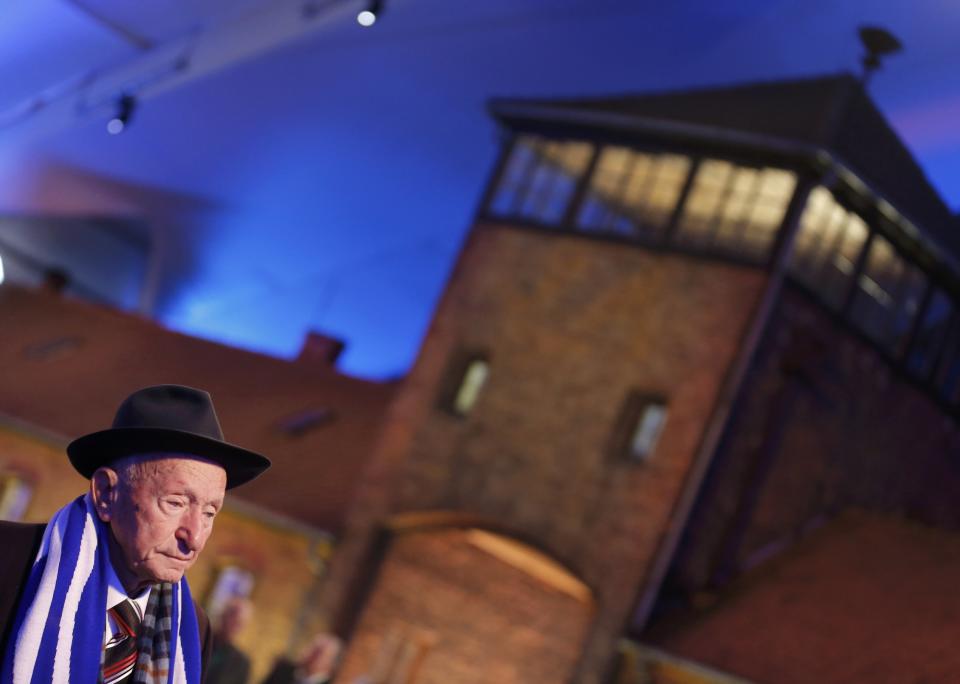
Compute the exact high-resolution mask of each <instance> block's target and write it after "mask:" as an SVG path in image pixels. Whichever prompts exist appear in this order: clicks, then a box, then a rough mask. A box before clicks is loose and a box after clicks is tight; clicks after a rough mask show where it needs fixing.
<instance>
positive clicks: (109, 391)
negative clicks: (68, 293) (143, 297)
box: [0, 284, 396, 532]
mask: <svg viewBox="0 0 960 684" xmlns="http://www.w3.org/2000/svg"><path fill="white" fill-rule="evenodd" d="M0 321H2V324H3V338H4V343H3V345H0V377H2V378H3V382H0V413H3V414H6V415H9V416H13V417H14V418H17V419H19V420H22V421H25V422H28V423H31V424H33V425H36V426H39V427H41V428H44V429H45V430H47V431H51V432H53V433H55V434H60V435H63V436H64V437H66V438H73V437H77V436H79V435H82V434H85V433H88V432H92V431H95V430H99V429H103V428H105V427H108V426H109V424H110V422H111V421H112V419H113V413H114V412H115V411H116V408H117V406H118V404H119V403H120V402H121V401H122V400H123V399H124V398H125V397H126V396H127V395H128V394H129V393H130V392H131V391H133V390H135V389H137V388H139V387H143V386H147V385H153V384H162V383H176V384H184V385H190V386H195V387H201V388H203V389H206V390H208V391H209V392H210V393H211V395H212V396H213V398H214V403H215V405H216V408H217V413H218V416H219V418H220V423H221V425H222V426H223V431H224V434H225V436H226V439H227V440H228V441H230V442H233V443H236V444H238V445H241V446H243V447H246V448H249V449H253V450H255V451H259V452H261V453H264V454H266V455H267V456H269V457H270V458H271V459H272V460H273V463H274V466H273V468H271V469H270V470H269V471H268V472H267V473H266V474H265V475H263V476H261V477H260V478H259V479H257V480H255V481H254V482H252V483H250V484H248V485H244V486H243V487H240V488H238V489H237V490H234V491H232V492H231V495H234V494H235V495H236V496H237V497H238V498H240V499H243V500H246V501H249V502H252V503H255V504H258V505H260V506H263V507H266V508H268V509H270V510H272V511H275V512H278V513H281V514H284V515H286V516H289V517H292V518H295V519H297V520H299V521H302V522H305V523H307V524H310V525H313V526H316V527H320V528H323V529H326V530H329V531H332V532H337V531H338V530H339V529H340V528H341V526H342V524H343V521H344V516H345V514H346V509H347V506H348V504H349V503H350V500H351V497H352V495H353V492H354V488H355V485H356V483H357V482H358V480H359V478H360V474H361V470H362V468H363V466H364V464H365V462H366V459H367V455H368V454H369V453H370V451H371V449H372V446H373V442H374V440H375V438H376V436H377V433H378V430H379V427H380V425H381V424H382V421H383V417H384V414H385V412H386V410H387V406H388V404H389V402H390V400H391V399H392V397H393V395H394V393H395V391H396V384H385V383H376V382H369V381H366V380H360V379H356V378H352V377H349V376H346V375H344V374H342V373H339V372H338V371H337V370H336V369H335V368H333V367H332V366H331V365H329V364H324V363H322V362H317V361H316V360H313V361H285V360H282V359H276V358H272V357H268V356H264V355H261V354H256V353H252V352H248V351H244V350H240V349H235V348H232V347H227V346H224V345H222V344H217V343H214V342H208V341H206V340H201V339H197V338H193V337H188V336H186V335H182V334H179V333H176V332H172V331H170V330H166V329H165V328H163V327H161V326H160V325H158V324H156V323H154V322H152V321H149V320H146V319H143V318H140V317H138V316H133V315H129V314H125V313H121V312H118V311H115V310H113V309H108V308H106V307H102V306H98V305H94V304H89V303H87V302H82V301H78V300H73V299H69V298H65V297H60V296H56V295H54V294H51V293H49V292H45V291H33V290H27V289H23V288H19V287H16V286H13V285H10V284H4V285H3V286H2V287H0Z"/></svg>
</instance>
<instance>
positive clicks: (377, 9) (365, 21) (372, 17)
mask: <svg viewBox="0 0 960 684" xmlns="http://www.w3.org/2000/svg"><path fill="white" fill-rule="evenodd" d="M382 13H383V0H370V1H369V2H368V3H367V7H366V9H363V10H360V12H359V13H358V14H357V23H358V24H360V25H361V26H363V27H368V26H373V25H374V24H375V23H377V19H379V18H380V15H381V14H382Z"/></svg>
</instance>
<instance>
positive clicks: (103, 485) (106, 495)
mask: <svg viewBox="0 0 960 684" xmlns="http://www.w3.org/2000/svg"><path fill="white" fill-rule="evenodd" d="M119 482H120V477H119V476H118V475H117V471H116V470H114V469H113V468H97V470H96V471H95V472H94V473H93V476H92V477H91V478H90V497H91V498H92V499H93V507H94V509H95V510H96V511H97V517H99V518H100V520H101V521H103V522H105V523H106V522H110V519H111V518H112V517H113V510H114V506H115V505H116V501H117V491H118V484H119Z"/></svg>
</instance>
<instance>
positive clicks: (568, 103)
mask: <svg viewBox="0 0 960 684" xmlns="http://www.w3.org/2000/svg"><path fill="white" fill-rule="evenodd" d="M490 109H491V112H492V113H493V115H494V116H496V117H497V118H499V119H500V120H501V121H502V122H504V123H505V124H506V125H508V126H519V127H530V126H531V124H532V123H533V122H535V121H536V120H537V119H538V117H540V118H541V120H543V121H547V120H552V121H553V122H554V123H556V122H557V121H558V118H559V119H562V120H565V121H566V123H568V124H575V122H576V121H577V120H578V119H579V120H580V122H581V124H582V125H583V126H585V127H587V128H600V129H605V130H607V131H610V130H613V129H615V128H618V127H621V128H623V129H626V128H629V127H630V123H631V122H632V123H634V124H640V123H646V124H647V125H648V126H651V127H652V130H655V131H658V134H659V135H665V136H680V137H683V138H685V139H695V138H697V136H698V135H699V136H702V137H705V138H709V137H716V136H718V135H719V136H723V135H724V134H726V135H727V136H730V135H731V134H740V135H741V136H748V137H749V138H750V139H752V140H753V141H754V142H755V143H756V144H758V145H760V146H762V145H763V144H764V143H769V144H773V143H787V144H791V145H794V146H802V147H806V148H807V150H808V153H809V154H814V153H815V151H816V150H817V149H822V150H825V151H827V152H829V153H831V154H832V155H834V156H835V157H837V158H838V159H839V160H840V161H842V162H843V163H844V164H845V165H847V166H848V167H849V168H851V169H852V170H853V171H854V172H855V173H857V175H859V176H860V177H861V178H863V179H864V180H865V181H867V182H868V183H869V184H870V185H871V186H872V187H874V188H875V189H876V190H877V191H879V192H880V193H881V194H882V195H883V196H884V197H885V198H886V199H887V200H888V201H890V202H891V203H892V204H893V205H895V206H896V207H897V208H898V209H899V210H900V211H901V212H903V213H904V214H905V215H906V216H907V217H908V218H910V219H911V220H913V221H914V222H916V223H918V224H919V227H920V228H921V229H923V230H924V231H925V232H927V233H928V235H930V236H931V237H933V238H934V239H935V240H937V241H938V242H939V243H940V244H941V246H943V247H944V248H946V249H948V250H951V251H952V252H953V254H954V255H957V256H960V226H958V225H957V224H958V222H957V220H956V218H955V217H954V216H953V214H952V213H951V212H950V210H949V208H948V207H947V206H946V204H945V203H944V202H943V199H942V198H941V197H940V196H939V194H938V193H937V191H936V190H935V189H934V188H933V186H932V185H931V184H930V182H929V180H928V179H927V177H926V174H925V173H924V171H923V170H922V169H921V168H920V166H919V165H918V164H917V162H916V160H915V159H914V158H913V155H912V154H911V153H910V152H909V150H908V149H907V147H906V146H905V145H904V143H903V141H902V140H901V139H900V137H899V136H898V135H897V133H896V132H895V131H894V130H893V128H892V127H891V126H890V124H889V123H888V122H887V120H886V119H885V118H884V116H883V114H882V113H881V112H880V111H879V110H878V109H877V107H876V106H875V105H874V103H873V101H872V100H871V99H870V97H869V95H868V94H867V92H866V91H865V90H864V88H863V85H862V84H861V83H860V81H859V80H858V79H856V78H855V77H853V76H851V75H849V74H839V75H833V76H822V77H816V78H806V79H798V80H789V81H771V82H761V83H748V84H742V85H733V86H726V87H712V88H700V89H693V90H683V91H668V92H657V93H645V94H631V95H620V96H614V97H592V98H573V99H497V100H493V101H491V103H490ZM664 124H672V127H671V126H669V125H667V126H665V125H664ZM533 125H534V126H535V124H533ZM734 138H735V139H739V140H741V141H742V140H744V139H746V138H736V135H734Z"/></svg>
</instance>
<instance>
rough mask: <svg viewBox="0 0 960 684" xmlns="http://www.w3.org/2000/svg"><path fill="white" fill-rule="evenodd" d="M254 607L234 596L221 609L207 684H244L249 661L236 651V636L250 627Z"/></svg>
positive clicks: (214, 634) (248, 672) (241, 652)
mask: <svg viewBox="0 0 960 684" xmlns="http://www.w3.org/2000/svg"><path fill="white" fill-rule="evenodd" d="M252 617H253V604H252V603H250V601H248V600H247V599H245V598H243V597H240V596H234V597H233V598H231V599H230V600H229V601H227V603H226V604H225V605H224V607H223V610H222V611H221V612H220V616H219V618H218V619H217V623H216V628H215V629H214V630H213V653H212V654H211V656H210V666H209V667H208V668H207V679H206V684H247V679H249V677H250V658H248V657H247V655H246V654H245V653H244V652H243V651H241V650H240V649H239V648H237V645H236V639H237V636H238V635H239V634H240V633H241V632H242V631H243V630H244V629H245V628H246V627H247V625H248V624H250V619H251V618H252Z"/></svg>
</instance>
